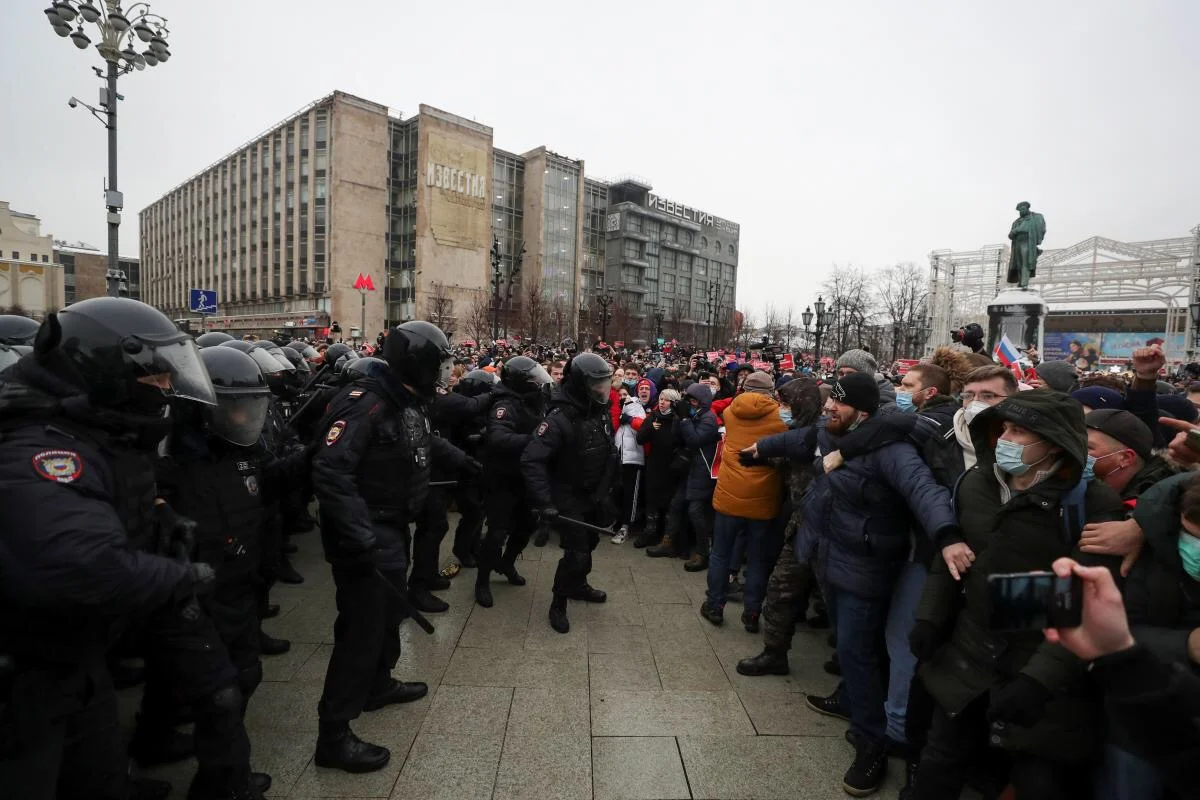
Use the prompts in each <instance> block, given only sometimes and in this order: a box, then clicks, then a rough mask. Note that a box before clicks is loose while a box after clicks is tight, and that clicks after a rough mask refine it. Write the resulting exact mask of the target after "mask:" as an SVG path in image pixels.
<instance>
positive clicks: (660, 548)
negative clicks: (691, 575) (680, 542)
mask: <svg viewBox="0 0 1200 800" xmlns="http://www.w3.org/2000/svg"><path fill="white" fill-rule="evenodd" d="M646 555H648V556H650V557H651V558H674V557H675V555H676V553H675V542H674V541H673V540H672V539H671V534H669V533H668V534H664V535H663V538H662V541H661V542H659V543H658V544H656V545H654V546H652V547H647V548H646Z"/></svg>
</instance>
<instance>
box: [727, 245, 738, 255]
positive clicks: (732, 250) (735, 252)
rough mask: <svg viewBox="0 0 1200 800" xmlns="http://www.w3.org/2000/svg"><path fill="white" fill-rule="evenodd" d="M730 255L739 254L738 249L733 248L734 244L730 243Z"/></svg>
mask: <svg viewBox="0 0 1200 800" xmlns="http://www.w3.org/2000/svg"><path fill="white" fill-rule="evenodd" d="M729 255H730V256H735V255H737V251H736V250H734V249H733V245H729Z"/></svg>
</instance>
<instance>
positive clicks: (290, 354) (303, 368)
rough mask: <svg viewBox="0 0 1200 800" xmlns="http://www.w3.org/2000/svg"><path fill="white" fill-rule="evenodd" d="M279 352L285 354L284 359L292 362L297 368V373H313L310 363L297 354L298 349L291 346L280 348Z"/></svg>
mask: <svg viewBox="0 0 1200 800" xmlns="http://www.w3.org/2000/svg"><path fill="white" fill-rule="evenodd" d="M279 352H281V353H283V357H284V358H286V359H287V360H288V361H289V362H291V364H292V366H293V367H295V368H296V371H297V372H303V373H305V374H307V373H310V372H312V367H310V366H309V365H308V362H307V361H305V360H304V356H302V355H300V353H299V352H297V351H296V349H295V348H293V347H292V346H291V345H285V346H283V347H281V348H279Z"/></svg>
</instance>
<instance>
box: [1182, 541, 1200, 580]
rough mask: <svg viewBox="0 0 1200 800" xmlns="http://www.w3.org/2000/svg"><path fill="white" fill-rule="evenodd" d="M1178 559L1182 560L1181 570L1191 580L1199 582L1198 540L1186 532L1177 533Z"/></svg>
mask: <svg viewBox="0 0 1200 800" xmlns="http://www.w3.org/2000/svg"><path fill="white" fill-rule="evenodd" d="M1179 557H1180V559H1182V560H1183V569H1184V571H1186V572H1187V574H1188V575H1191V576H1192V579H1193V580H1197V581H1200V539H1197V538H1196V537H1195V536H1192V535H1191V534H1190V533H1188V532H1187V531H1180V532H1179Z"/></svg>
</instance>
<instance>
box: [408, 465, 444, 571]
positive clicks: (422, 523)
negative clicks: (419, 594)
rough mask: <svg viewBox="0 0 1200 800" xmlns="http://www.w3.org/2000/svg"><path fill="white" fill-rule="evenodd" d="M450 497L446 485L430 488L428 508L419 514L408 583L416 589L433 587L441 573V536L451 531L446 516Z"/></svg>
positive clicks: (415, 528) (427, 501)
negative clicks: (439, 567) (439, 568)
mask: <svg viewBox="0 0 1200 800" xmlns="http://www.w3.org/2000/svg"><path fill="white" fill-rule="evenodd" d="M449 497H450V495H449V492H447V491H446V488H445V487H442V486H431V487H429V494H428V495H427V496H426V498H425V507H424V508H422V509H421V513H420V514H418V515H417V520H416V525H414V526H413V539H412V575H411V576H410V577H409V586H410V587H411V588H413V589H431V588H432V587H433V580H434V578H436V577H437V575H438V558H439V556H440V554H441V550H442V539H444V538H445V537H446V532H447V531H448V530H450V523H449V521H448V520H447V518H446V504H447V502H448V501H449Z"/></svg>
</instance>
